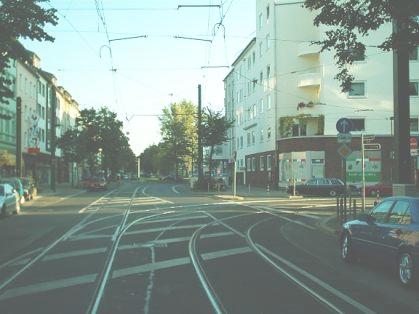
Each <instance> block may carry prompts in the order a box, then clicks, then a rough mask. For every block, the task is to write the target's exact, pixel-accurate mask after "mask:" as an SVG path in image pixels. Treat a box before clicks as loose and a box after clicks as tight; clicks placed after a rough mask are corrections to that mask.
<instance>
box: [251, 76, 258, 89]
mask: <svg viewBox="0 0 419 314" xmlns="http://www.w3.org/2000/svg"><path fill="white" fill-rule="evenodd" d="M257 81H258V80H257V79H253V80H252V92H255V90H256V82H257Z"/></svg>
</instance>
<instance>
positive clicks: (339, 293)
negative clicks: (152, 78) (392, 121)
mask: <svg viewBox="0 0 419 314" xmlns="http://www.w3.org/2000/svg"><path fill="white" fill-rule="evenodd" d="M41 201H42V200H40V201H39V202H41ZM334 202H335V200H334V199H333V198H331V199H329V200H328V199H318V200H310V199H300V200H289V199H287V198H282V199H279V198H260V199H254V198H252V199H246V198H245V199H244V200H241V201H231V200H223V199H218V198H215V197H213V196H212V195H205V194H204V193H201V194H199V193H194V192H191V191H190V190H188V188H187V187H186V186H184V185H176V186H175V185H174V184H161V183H152V182H143V183H138V182H136V181H135V182H129V181H126V182H124V183H123V184H121V185H120V186H118V187H116V188H114V189H109V190H108V191H106V192H85V193H80V194H78V195H73V196H71V197H69V198H63V199H60V200H59V202H56V203H54V202H52V203H51V204H50V205H48V203H45V205H44V204H43V205H42V206H33V209H28V210H27V211H25V210H24V211H23V213H22V215H19V216H15V217H9V218H7V219H3V220H1V221H0V239H1V247H2V252H0V254H1V255H0V257H1V259H0V278H1V282H0V313H4V314H9V313H42V314H46V313H54V314H57V313H214V312H215V313H396V312H398V313H416V312H417V309H418V308H419V298H418V297H417V296H418V288H413V289H410V290H408V289H404V288H402V287H400V286H399V285H398V282H397V280H396V279H395V275H394V273H393V272H392V270H388V269H381V268H378V269H377V267H376V266H375V265H374V263H372V262H370V261H360V262H358V263H355V264H353V265H348V264H345V263H344V262H343V261H341V259H340V256H339V244H338V238H337V235H336V234H333V233H331V232H327V231H326V230H324V228H321V223H320V222H321V221H324V219H325V217H326V218H327V217H328V216H331V215H333V211H334V207H333V204H334ZM35 204H36V203H35Z"/></svg>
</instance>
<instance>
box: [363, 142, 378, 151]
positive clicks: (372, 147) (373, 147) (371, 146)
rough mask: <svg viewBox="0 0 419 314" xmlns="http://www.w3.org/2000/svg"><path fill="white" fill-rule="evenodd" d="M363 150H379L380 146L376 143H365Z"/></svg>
mask: <svg viewBox="0 0 419 314" xmlns="http://www.w3.org/2000/svg"><path fill="white" fill-rule="evenodd" d="M364 150H381V145H380V144H378V143H365V144H364Z"/></svg>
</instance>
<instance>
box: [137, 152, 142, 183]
mask: <svg viewBox="0 0 419 314" xmlns="http://www.w3.org/2000/svg"><path fill="white" fill-rule="evenodd" d="M137 177H138V180H139V179H140V178H141V158H140V156H138V157H137Z"/></svg>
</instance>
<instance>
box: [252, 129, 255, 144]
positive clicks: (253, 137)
mask: <svg viewBox="0 0 419 314" xmlns="http://www.w3.org/2000/svg"><path fill="white" fill-rule="evenodd" d="M255 142H256V136H255V131H252V144H253V145H255Z"/></svg>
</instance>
